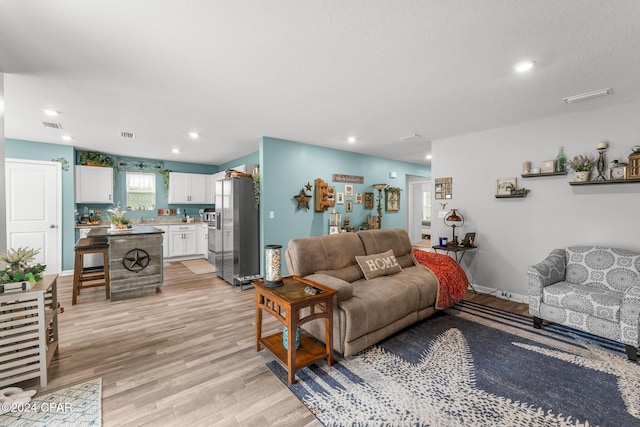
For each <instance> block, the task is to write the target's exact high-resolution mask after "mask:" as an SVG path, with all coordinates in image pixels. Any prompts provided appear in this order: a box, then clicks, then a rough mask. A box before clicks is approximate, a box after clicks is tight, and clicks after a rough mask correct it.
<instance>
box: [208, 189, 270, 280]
mask: <svg viewBox="0 0 640 427" xmlns="http://www.w3.org/2000/svg"><path fill="white" fill-rule="evenodd" d="M215 201H216V230H215V255H214V258H215V265H216V273H217V274H218V277H221V278H222V279H224V280H225V281H227V282H229V283H230V284H232V285H237V284H238V282H237V280H236V279H238V278H245V277H249V276H259V274H260V232H259V228H260V221H259V215H258V213H259V210H258V208H256V205H255V196H254V190H253V179H251V178H244V177H243V178H226V179H221V180H219V181H216V198H215Z"/></svg>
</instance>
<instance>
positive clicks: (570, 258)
mask: <svg viewBox="0 0 640 427" xmlns="http://www.w3.org/2000/svg"><path fill="white" fill-rule="evenodd" d="M639 271H640V254H637V253H635V252H631V251H626V250H622V249H614V248H605V247H602V246H574V247H570V248H567V273H566V280H567V282H571V283H577V284H581V285H587V286H591V287H596V288H602V289H610V290H612V291H618V292H624V291H625V290H626V289H627V288H629V287H630V286H632V285H633V283H634V281H635V280H636V279H637V278H638V274H639V273H638V272H639Z"/></svg>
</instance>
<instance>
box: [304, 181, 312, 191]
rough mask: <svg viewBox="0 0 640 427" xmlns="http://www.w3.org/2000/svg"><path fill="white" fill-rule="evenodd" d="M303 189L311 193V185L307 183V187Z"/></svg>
mask: <svg viewBox="0 0 640 427" xmlns="http://www.w3.org/2000/svg"><path fill="white" fill-rule="evenodd" d="M304 188H306V189H307V191H311V183H309V182H308V181H307V185H305V186H304Z"/></svg>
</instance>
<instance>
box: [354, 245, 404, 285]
mask: <svg viewBox="0 0 640 427" xmlns="http://www.w3.org/2000/svg"><path fill="white" fill-rule="evenodd" d="M356 261H357V262H358V265H359V266H360V269H361V270H362V272H363V273H364V277H365V278H366V279H367V280H370V279H373V278H374V277H379V276H386V275H388V274H393V273H399V272H400V271H402V267H400V264H398V260H397V259H396V257H395V256H394V255H393V249H389V250H388V251H387V252H384V253H381V254H374V255H365V256H357V257H356Z"/></svg>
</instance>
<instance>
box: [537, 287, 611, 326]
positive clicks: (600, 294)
mask: <svg viewBox="0 0 640 427" xmlns="http://www.w3.org/2000/svg"><path fill="white" fill-rule="evenodd" d="M623 297H624V293H623V292H617V291H611V290H608V289H602V288H594V287H592V286H588V285H579V284H576V283H570V282H558V283H555V284H553V285H551V286H546V287H545V288H544V290H543V291H542V302H543V303H545V304H548V305H552V306H554V307H560V308H566V309H569V310H572V311H576V312H578V313H583V314H589V315H592V316H595V317H598V318H600V319H605V320H611V321H613V322H619V321H620V307H621V306H622V298H623Z"/></svg>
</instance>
